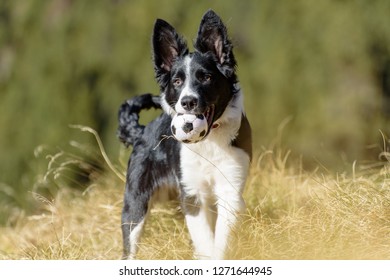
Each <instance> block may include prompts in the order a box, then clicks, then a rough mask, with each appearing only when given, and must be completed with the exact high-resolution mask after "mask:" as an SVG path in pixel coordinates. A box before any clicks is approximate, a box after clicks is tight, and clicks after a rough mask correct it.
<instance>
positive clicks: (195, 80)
mask: <svg viewBox="0 0 390 280" xmlns="http://www.w3.org/2000/svg"><path fill="white" fill-rule="evenodd" d="M194 47H195V51H194V52H190V51H189V49H188V47H187V44H186V42H185V40H184V39H183V37H182V36H180V35H179V34H178V33H177V32H176V30H175V29H174V28H173V27H172V26H171V25H170V24H169V23H167V22H166V21H164V20H162V19H157V20H156V22H155V25H154V31H153V37H152V48H153V62H154V70H155V75H156V80H157V82H158V84H159V87H160V95H159V96H154V95H152V94H150V93H147V94H143V95H140V96H137V97H134V98H133V99H130V100H127V101H126V102H124V103H123V104H122V106H121V107H120V109H119V113H118V115H119V128H118V136H119V139H120V140H121V141H122V142H123V143H124V144H125V145H126V146H129V145H132V146H133V151H132V154H131V156H130V159H129V163H128V170H127V176H126V189H125V194H124V205H123V211H122V233H123V258H124V259H134V258H135V257H136V253H137V249H138V245H137V243H138V241H139V238H140V236H141V233H142V229H143V226H144V223H145V220H146V217H147V215H148V212H149V210H150V208H151V206H152V201H153V197H154V194H156V193H157V192H161V191H164V190H168V189H169V188H176V189H177V190H178V193H179V199H180V203H181V209H182V211H183V213H184V215H185V221H186V225H187V227H188V230H189V233H190V236H191V239H192V244H193V248H194V257H195V258H197V259H223V258H224V257H225V254H226V251H227V249H228V247H227V243H228V238H229V233H230V231H231V228H232V226H234V224H235V223H236V221H237V216H238V214H239V213H242V211H243V210H244V209H245V203H244V200H243V198H242V192H243V188H244V185H245V181H246V177H247V174H248V170H249V166H250V161H251V157H252V143H251V128H250V125H249V122H248V119H247V117H246V114H245V111H244V108H243V95H242V91H241V89H240V86H239V83H238V79H237V76H236V60H235V58H234V55H233V46H232V43H231V41H230V40H229V39H228V35H227V30H226V27H225V25H224V24H223V23H222V21H221V19H220V17H219V16H218V15H217V14H216V13H215V12H214V11H212V10H209V11H207V12H206V13H205V14H204V16H203V18H202V20H201V23H200V27H199V31H198V35H197V38H196V40H195V43H194ZM150 108H156V109H159V108H161V109H162V110H163V113H162V114H161V115H160V116H159V117H157V118H156V119H154V120H153V121H151V122H150V123H149V124H148V125H146V126H143V125H140V124H139V113H140V111H141V110H144V109H150ZM184 113H187V114H188V113H190V114H203V115H204V116H205V117H206V118H207V125H208V126H209V129H208V133H207V135H206V137H205V138H203V139H202V140H201V141H199V142H197V143H192V144H185V143H182V142H179V141H177V140H175V139H173V137H169V136H170V135H172V133H171V130H170V125H171V121H172V118H173V116H175V115H176V114H184Z"/></svg>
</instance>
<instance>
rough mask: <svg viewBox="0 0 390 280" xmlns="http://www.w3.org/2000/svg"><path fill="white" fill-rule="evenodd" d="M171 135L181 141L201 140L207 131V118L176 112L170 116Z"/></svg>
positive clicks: (193, 141) (200, 115)
mask: <svg viewBox="0 0 390 280" xmlns="http://www.w3.org/2000/svg"><path fill="white" fill-rule="evenodd" d="M171 131H172V134H173V136H174V137H175V138H176V139H177V140H178V141H181V142H183V143H196V142H199V141H200V140H202V139H203V138H204V137H205V136H206V134H207V131H208V124H207V119H206V117H205V116H204V115H202V114H199V115H193V114H180V113H179V114H176V115H175V116H174V117H173V118H172V122H171Z"/></svg>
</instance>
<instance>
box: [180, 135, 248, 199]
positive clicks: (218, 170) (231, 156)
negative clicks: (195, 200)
mask: <svg viewBox="0 0 390 280" xmlns="http://www.w3.org/2000/svg"><path fill="white" fill-rule="evenodd" d="M180 156H181V166H180V167H181V175H182V176H181V181H182V184H183V187H184V190H185V192H186V194H188V195H198V194H200V193H202V194H206V195H211V194H214V193H216V192H220V191H221V189H223V188H225V189H227V188H229V189H230V188H231V187H232V188H233V189H235V190H237V191H238V192H241V191H242V188H243V185H244V183H245V178H246V175H247V173H248V168H249V161H250V160H249V156H248V155H247V154H246V153H245V152H244V151H243V150H241V149H239V148H236V147H233V146H231V145H230V144H227V143H226V144H225V143H224V144H221V143H216V142H212V141H207V140H206V141H203V142H201V143H198V144H196V145H182V147H181V152H180Z"/></svg>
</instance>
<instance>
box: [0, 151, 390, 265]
mask: <svg viewBox="0 0 390 280" xmlns="http://www.w3.org/2000/svg"><path fill="white" fill-rule="evenodd" d="M351 168H353V169H354V171H353V172H350V173H351V175H346V174H347V173H346V174H341V175H337V174H326V175H324V174H323V173H322V172H321V171H319V170H317V171H315V172H307V171H304V170H303V169H302V167H301V165H300V164H299V162H298V163H297V164H294V163H293V162H290V160H289V155H288V153H282V152H280V151H269V150H264V151H263V152H261V153H260V155H259V156H257V158H256V159H255V160H254V162H253V164H252V168H251V172H250V176H249V178H248V182H247V187H246V191H245V193H244V197H245V201H246V203H247V211H246V213H245V214H243V215H242V216H240V223H239V225H238V226H237V227H235V228H234V229H233V233H232V237H231V238H232V241H231V242H229V245H230V248H229V252H228V255H227V257H228V258H230V259H389V258H390V181H389V166H388V165H386V164H385V165H384V166H383V167H381V168H377V169H375V170H361V171H356V170H355V169H358V166H355V165H354V166H352V167H351ZM123 188H124V183H123V181H122V180H121V179H120V178H119V177H118V176H116V175H115V174H114V173H113V172H105V173H103V175H102V176H100V177H99V178H98V179H95V180H94V181H93V182H92V183H91V184H90V185H89V186H88V187H87V188H86V189H85V190H84V191H80V190H77V189H71V188H67V187H63V188H60V189H59V191H58V193H57V194H56V196H55V197H54V199H47V198H45V197H44V196H41V195H39V194H37V193H35V194H34V197H35V199H36V200H37V202H38V203H39V204H40V205H41V209H42V211H41V212H40V213H39V214H36V215H31V216H24V215H20V217H19V219H18V220H17V222H16V223H15V225H14V226H13V227H6V228H3V229H1V232H2V234H1V235H0V244H1V245H0V250H1V251H0V258H1V259H119V258H120V257H121V248H122V240H121V231H120V214H121V207H122V195H123ZM138 257H139V258H140V259H191V258H192V248H191V242H190V239H189V235H188V232H187V229H186V226H185V223H184V219H183V215H182V213H181V212H180V209H179V207H178V204H177V203H175V202H171V203H168V204H167V205H158V206H157V207H156V208H154V210H153V211H152V213H151V215H150V217H149V220H148V223H147V224H146V228H145V234H144V236H143V237H142V239H141V243H140V251H139V254H138Z"/></svg>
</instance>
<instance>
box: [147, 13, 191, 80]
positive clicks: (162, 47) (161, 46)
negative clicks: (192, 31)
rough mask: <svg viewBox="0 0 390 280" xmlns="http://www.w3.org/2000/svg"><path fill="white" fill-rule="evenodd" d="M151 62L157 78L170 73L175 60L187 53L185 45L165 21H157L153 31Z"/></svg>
mask: <svg viewBox="0 0 390 280" xmlns="http://www.w3.org/2000/svg"><path fill="white" fill-rule="evenodd" d="M152 41H153V42H152V43H153V60H154V65H155V68H154V69H155V71H156V75H157V78H158V77H159V76H161V75H163V74H166V73H168V72H170V71H171V69H172V64H173V62H174V61H175V59H176V58H177V57H179V56H182V55H184V54H186V53H188V48H187V44H186V42H185V41H184V39H183V38H182V37H181V36H180V35H179V34H177V32H176V30H175V29H174V28H173V27H172V26H171V25H170V24H169V23H168V22H166V21H164V20H162V19H157V20H156V23H155V24H154V31H153V39H152Z"/></svg>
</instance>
